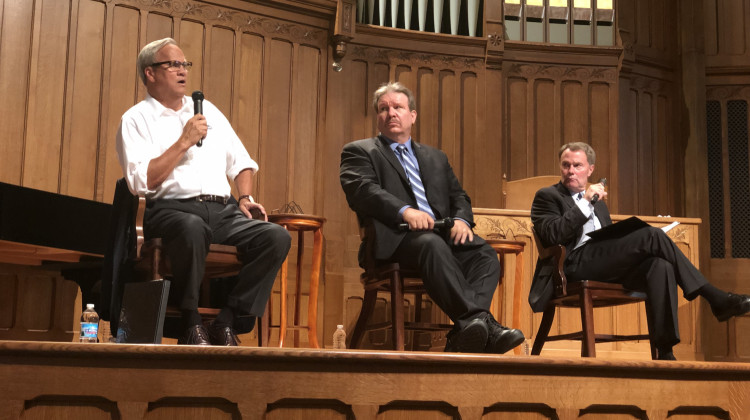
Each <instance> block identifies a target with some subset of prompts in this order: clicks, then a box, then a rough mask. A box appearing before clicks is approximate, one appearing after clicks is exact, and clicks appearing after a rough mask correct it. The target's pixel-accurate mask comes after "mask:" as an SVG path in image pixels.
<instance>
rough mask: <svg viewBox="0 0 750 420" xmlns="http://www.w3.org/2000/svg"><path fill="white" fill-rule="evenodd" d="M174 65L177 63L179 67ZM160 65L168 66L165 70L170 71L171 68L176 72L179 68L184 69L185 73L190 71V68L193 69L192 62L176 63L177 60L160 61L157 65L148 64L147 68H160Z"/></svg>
mask: <svg viewBox="0 0 750 420" xmlns="http://www.w3.org/2000/svg"><path fill="white" fill-rule="evenodd" d="M175 63H179V66H176V65H175ZM162 64H169V67H167V68H166V70H172V69H173V68H174V69H176V70H173V71H178V70H179V69H180V67H182V68H184V69H185V70H187V71H190V68H192V67H193V62H192V61H178V60H167V61H160V62H158V63H152V64H149V67H154V66H161V65H162Z"/></svg>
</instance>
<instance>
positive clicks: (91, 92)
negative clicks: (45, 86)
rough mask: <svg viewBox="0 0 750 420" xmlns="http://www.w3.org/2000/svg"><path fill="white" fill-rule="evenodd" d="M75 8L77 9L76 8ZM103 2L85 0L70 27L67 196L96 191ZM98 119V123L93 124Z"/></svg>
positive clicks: (63, 175)
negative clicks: (72, 27) (72, 55)
mask: <svg viewBox="0 0 750 420" xmlns="http://www.w3.org/2000/svg"><path fill="white" fill-rule="evenodd" d="M74 11H75V8H74ZM105 18H106V7H105V5H104V3H102V2H99V1H93V0H82V1H81V2H80V3H78V13H77V16H76V19H75V20H74V22H75V23H76V25H75V27H74V29H73V30H71V42H70V50H71V51H70V53H71V54H74V58H73V59H72V60H69V61H68V72H67V73H68V80H67V81H66V84H65V86H68V87H69V88H68V89H67V92H66V94H65V100H66V102H67V103H69V104H71V105H70V106H69V108H70V110H71V111H70V114H69V117H68V119H67V120H66V121H65V127H64V130H63V137H62V145H63V147H62V162H61V165H60V189H59V192H60V193H61V194H65V195H72V196H75V197H81V198H89V199H90V198H92V197H94V194H95V187H96V183H95V181H94V180H95V179H96V172H97V157H98V156H97V154H98V153H97V147H96V146H97V144H98V143H99V125H98V124H96V122H98V121H100V118H99V114H100V112H101V103H100V100H101V86H102V84H101V80H102V69H103V66H104V57H103V51H104V30H105V27H106V25H105ZM92 122H95V123H92Z"/></svg>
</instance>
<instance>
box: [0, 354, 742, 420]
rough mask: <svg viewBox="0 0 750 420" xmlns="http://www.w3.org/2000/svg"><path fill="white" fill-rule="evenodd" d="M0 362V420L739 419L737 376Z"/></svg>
mask: <svg viewBox="0 0 750 420" xmlns="http://www.w3.org/2000/svg"><path fill="white" fill-rule="evenodd" d="M0 360H1V361H2V362H3V363H0V417H2V418H13V419H16V418H24V419H27V418H55V419H57V418H61V419H68V418H70V419H73V418H95V419H99V418H112V419H117V418H121V419H166V418H169V419H174V418H201V419H233V420H240V419H242V420H246V419H248V420H249V419H253V420H254V419H300V420H302V419H352V420H375V419H459V418H460V419H463V420H480V419H519V420H521V419H523V420H526V419H566V420H567V419H577V418H584V419H597V420H599V419H618V420H619V419H646V418H647V419H650V420H666V419H675V418H677V419H746V418H748V415H749V414H750V397H749V395H750V369H749V368H748V366H747V364H743V363H710V362H663V361H633V360H628V361H621V362H620V361H615V360H610V361H606V360H600V359H598V360H597V359H594V360H591V359H589V360H581V359H556V358H547V357H539V356H533V357H532V356H525V357H498V356H493V357H487V356H477V355H457V354H426V353H401V352H364V351H357V352H351V351H326V350H302V349H283V350H282V349H259V348H216V347H213V348H202V349H197V348H195V347H193V348H187V347H185V346H146V345H105V344H93V345H87V344H78V343H22V342H2V343H0ZM82 378H85V380H82ZM113 378H116V380H113Z"/></svg>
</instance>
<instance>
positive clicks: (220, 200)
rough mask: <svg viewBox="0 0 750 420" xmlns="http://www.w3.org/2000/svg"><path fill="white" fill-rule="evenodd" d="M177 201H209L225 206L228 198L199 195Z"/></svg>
mask: <svg viewBox="0 0 750 420" xmlns="http://www.w3.org/2000/svg"><path fill="white" fill-rule="evenodd" d="M178 201H183V202H184V201H201V202H203V201H211V202H214V203H221V204H224V205H226V204H227V203H229V199H228V198H226V197H222V196H220V195H212V194H201V195H197V196H195V197H190V198H181V199H179V200H178Z"/></svg>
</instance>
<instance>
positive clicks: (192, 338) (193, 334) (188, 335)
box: [177, 324, 211, 346]
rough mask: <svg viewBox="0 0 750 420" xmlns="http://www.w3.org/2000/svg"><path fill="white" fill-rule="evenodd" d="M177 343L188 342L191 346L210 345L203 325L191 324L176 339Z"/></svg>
mask: <svg viewBox="0 0 750 420" xmlns="http://www.w3.org/2000/svg"><path fill="white" fill-rule="evenodd" d="M177 344H188V345H192V346H210V345H211V343H210V342H209V341H208V334H207V333H206V328H205V327H203V325H200V324H198V325H193V326H192V327H190V328H188V329H187V330H186V331H185V334H184V335H183V336H182V337H180V339H179V340H177Z"/></svg>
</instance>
